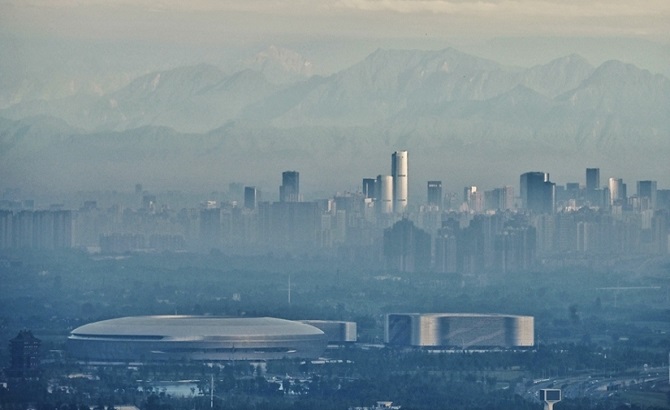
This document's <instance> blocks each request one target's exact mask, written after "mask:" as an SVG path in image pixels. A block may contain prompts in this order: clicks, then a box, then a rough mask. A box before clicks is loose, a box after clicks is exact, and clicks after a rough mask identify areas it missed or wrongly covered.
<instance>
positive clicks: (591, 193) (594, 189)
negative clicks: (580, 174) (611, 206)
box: [586, 168, 602, 206]
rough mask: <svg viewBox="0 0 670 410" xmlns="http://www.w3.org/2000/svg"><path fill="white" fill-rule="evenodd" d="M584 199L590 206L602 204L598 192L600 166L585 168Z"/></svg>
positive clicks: (600, 195) (600, 194)
mask: <svg viewBox="0 0 670 410" xmlns="http://www.w3.org/2000/svg"><path fill="white" fill-rule="evenodd" d="M586 200H587V201H588V202H589V203H590V204H591V205H592V206H600V205H602V204H601V202H602V193H601V192H600V168H586Z"/></svg>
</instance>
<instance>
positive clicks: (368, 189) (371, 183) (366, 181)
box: [363, 178, 377, 198]
mask: <svg viewBox="0 0 670 410" xmlns="http://www.w3.org/2000/svg"><path fill="white" fill-rule="evenodd" d="M376 183H377V180H375V179H374V178H363V197H364V198H375V192H376V190H377V188H376Z"/></svg>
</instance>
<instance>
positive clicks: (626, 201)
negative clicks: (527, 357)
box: [0, 151, 670, 274]
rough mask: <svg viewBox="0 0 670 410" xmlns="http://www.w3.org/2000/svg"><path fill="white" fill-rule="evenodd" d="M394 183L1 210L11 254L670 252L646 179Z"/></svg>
mask: <svg viewBox="0 0 670 410" xmlns="http://www.w3.org/2000/svg"><path fill="white" fill-rule="evenodd" d="M390 170H391V172H390V174H389V175H378V176H377V177H376V178H363V179H362V185H361V189H360V190H359V191H357V192H347V193H341V194H336V195H334V196H332V197H330V198H326V199H322V200H312V201H305V200H303V195H302V193H301V191H300V174H299V172H297V171H286V172H283V173H282V181H281V186H280V187H279V200H278V201H274V202H271V201H263V200H262V199H261V192H260V191H259V190H258V189H257V188H256V187H254V186H240V189H239V193H236V194H235V195H232V196H233V197H232V198H228V200H225V201H221V200H219V201H216V200H212V201H206V202H204V203H202V204H200V206H198V207H192V208H186V207H185V208H182V209H179V210H176V209H171V208H170V207H169V206H167V205H166V204H161V203H160V202H159V200H157V197H156V196H155V195H151V194H149V193H147V192H144V191H142V190H141V187H139V188H137V189H136V201H137V203H140V204H141V205H140V206H139V207H128V206H122V205H114V206H109V207H104V208H101V207H98V205H97V202H96V201H95V200H90V201H86V202H84V204H83V206H82V207H80V209H78V210H62V209H60V208H58V207H55V208H54V209H49V210H36V209H33V207H34V204H32V203H31V202H27V203H23V204H21V203H18V204H17V203H16V202H14V203H11V202H9V201H2V202H0V250H1V249H24V248H28V249H60V248H71V247H78V248H86V249H90V250H98V251H100V252H102V253H106V254H120V253H127V252H146V251H192V252H209V251H211V250H212V249H218V250H221V251H223V252H225V253H229V254H265V253H270V252H278V253H280V254H285V253H291V254H296V255H315V254H316V255H325V256H330V257H337V258H339V259H341V260H343V261H344V260H349V261H352V262H355V263H357V264H359V265H361V264H362V265H365V264H368V266H371V267H377V268H379V267H380V266H382V267H385V268H387V269H391V270H399V271H404V272H412V271H428V270H433V271H436V272H444V273H464V274H477V273H486V272H507V271H518V270H527V269H531V268H533V267H534V266H536V264H537V262H538V260H540V259H542V260H547V258H549V259H550V258H552V257H556V258H576V259H589V260H591V262H590V263H593V261H595V262H596V263H597V261H598V260H599V259H602V260H608V261H611V257H612V256H613V255H614V256H617V257H618V256H627V255H638V254H667V253H668V249H669V243H668V235H669V234H670V215H669V212H670V190H667V189H666V190H663V189H657V184H656V182H655V181H637V183H636V188H637V190H636V193H635V194H633V195H630V194H629V192H628V190H627V185H626V184H625V183H624V182H623V180H622V179H620V178H609V179H608V180H607V181H602V180H601V177H600V170H599V169H598V168H588V169H586V178H585V184H581V183H579V182H570V183H567V184H566V185H564V186H562V185H557V184H556V183H554V182H552V181H551V179H550V176H549V174H548V173H546V172H527V173H524V174H522V175H521V176H520V179H519V187H518V191H516V192H518V195H517V193H516V192H515V188H514V187H513V186H509V185H508V186H503V187H499V188H495V189H492V190H481V189H479V188H478V187H477V186H468V187H465V188H464V190H463V195H462V196H460V194H458V195H457V194H453V193H445V192H443V187H442V181H438V180H432V181H427V184H426V197H425V199H424V200H421V201H416V202H415V203H410V200H409V197H408V192H409V189H408V183H409V182H408V181H409V180H408V176H409V174H408V170H409V166H408V153H407V151H397V152H394V153H393V154H392V155H391V167H390Z"/></svg>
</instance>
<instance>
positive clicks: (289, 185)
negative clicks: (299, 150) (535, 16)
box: [279, 171, 300, 202]
mask: <svg viewBox="0 0 670 410" xmlns="http://www.w3.org/2000/svg"><path fill="white" fill-rule="evenodd" d="M281 177H282V178H281V180H282V184H281V186H280V187H279V201H280V202H300V173H299V172H298V171H284V172H282V174H281Z"/></svg>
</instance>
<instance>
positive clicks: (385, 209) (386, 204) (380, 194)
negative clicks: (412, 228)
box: [375, 175, 393, 214]
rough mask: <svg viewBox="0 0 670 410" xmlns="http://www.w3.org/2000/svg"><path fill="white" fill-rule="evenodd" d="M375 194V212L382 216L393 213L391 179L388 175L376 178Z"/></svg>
mask: <svg viewBox="0 0 670 410" xmlns="http://www.w3.org/2000/svg"><path fill="white" fill-rule="evenodd" d="M375 186H376V188H377V190H378V191H377V193H376V194H375V199H376V200H377V201H378V203H379V205H378V207H377V210H378V212H379V213H382V214H390V213H393V177H392V176H390V175H379V176H377V183H376V185H375Z"/></svg>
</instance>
